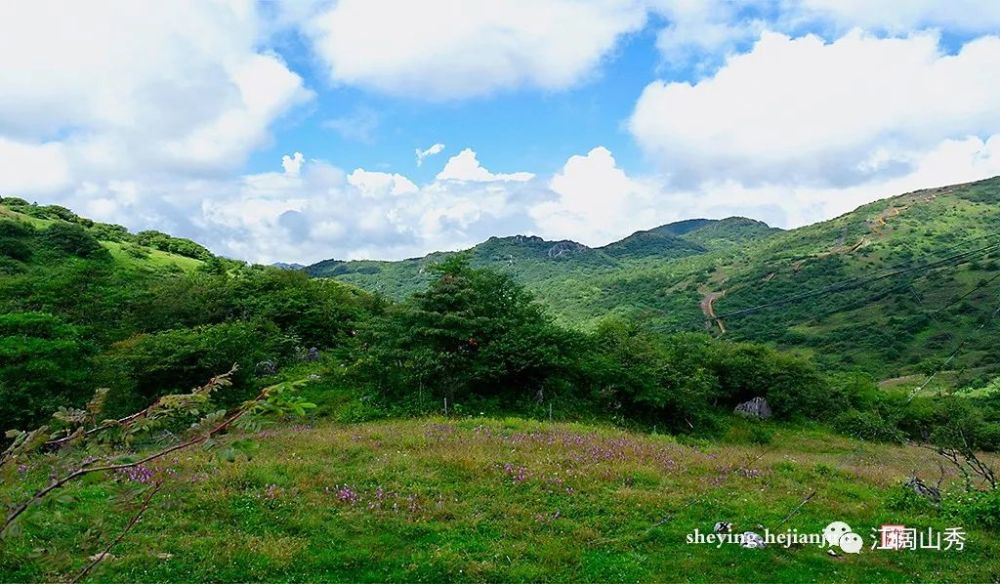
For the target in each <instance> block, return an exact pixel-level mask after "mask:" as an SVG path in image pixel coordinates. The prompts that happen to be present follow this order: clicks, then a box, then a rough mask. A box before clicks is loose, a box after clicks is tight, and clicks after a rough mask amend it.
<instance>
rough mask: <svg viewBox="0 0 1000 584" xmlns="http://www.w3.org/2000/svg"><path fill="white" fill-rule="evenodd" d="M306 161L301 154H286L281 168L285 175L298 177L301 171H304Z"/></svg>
mask: <svg viewBox="0 0 1000 584" xmlns="http://www.w3.org/2000/svg"><path fill="white" fill-rule="evenodd" d="M304 160H305V158H303V156H302V153H301V152H296V153H295V154H293V155H291V156H289V155H287V154H285V155H284V156H282V157H281V167H282V168H284V169H285V174H287V175H290V176H298V175H299V171H300V170H302V162H303V161H304Z"/></svg>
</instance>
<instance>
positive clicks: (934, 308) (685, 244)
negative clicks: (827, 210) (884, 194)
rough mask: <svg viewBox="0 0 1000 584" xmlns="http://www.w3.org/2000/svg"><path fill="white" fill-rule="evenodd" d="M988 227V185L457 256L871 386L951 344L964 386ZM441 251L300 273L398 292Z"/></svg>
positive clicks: (986, 296)
mask: <svg viewBox="0 0 1000 584" xmlns="http://www.w3.org/2000/svg"><path fill="white" fill-rule="evenodd" d="M998 233H1000V177H997V178H992V179H988V180H984V181H978V182H974V183H968V184H961V185H953V186H947V187H941V188H932V189H925V190H920V191H916V192H912V193H907V194H903V195H899V196H895V197H891V198H886V199H882V200H879V201H876V202H874V203H870V204H868V205H864V206H862V207H859V208H858V209H856V210H854V211H852V212H850V213H846V214H844V215H842V216H840V217H837V218H834V219H831V220H829V221H823V222H820V223H816V224H813V225H809V226H806V227H801V228H798V229H792V230H788V231H782V230H779V229H774V228H771V227H768V226H767V225H765V224H764V223H761V222H759V221H754V220H752V219H746V218H739V217H732V218H729V219H723V220H718V221H712V220H707V219H693V220H688V221H681V222H678V223H672V224H669V225H664V226H661V227H657V228H655V229H650V230H648V231H640V232H637V233H634V234H632V235H630V236H628V237H626V238H624V239H622V240H621V241H617V242H614V243H611V244H608V245H606V246H603V247H600V248H588V247H586V246H583V245H581V244H578V243H575V242H572V241H559V242H556V241H545V240H543V239H541V238H538V237H529V236H515V237H505V238H496V237H494V238H490V239H489V240H487V241H485V242H483V243H481V244H479V245H477V246H475V247H473V248H472V249H470V250H468V252H469V253H470V255H471V259H472V263H473V264H474V265H477V266H485V267H491V268H495V269H499V270H504V271H508V272H510V273H512V274H514V275H515V277H516V278H517V279H519V280H520V281H521V282H522V283H524V284H525V285H526V286H527V287H528V288H530V289H531V290H533V291H534V292H535V293H536V294H537V295H538V297H539V298H540V300H541V301H542V302H543V303H545V304H546V305H547V306H548V307H549V308H550V309H551V311H552V312H553V314H554V315H555V316H556V318H557V319H558V320H559V321H562V322H564V323H569V324H575V325H578V326H582V327H585V328H587V327H592V326H595V325H596V324H597V323H598V322H600V321H601V320H603V319H605V318H608V317H609V316H624V317H628V318H633V319H639V320H641V321H643V322H645V323H647V324H648V325H650V326H652V327H654V328H657V329H659V330H664V331H671V332H673V331H686V330H691V331H696V330H702V331H704V330H711V331H713V332H714V334H721V335H724V336H726V337H727V338H732V339H746V340H756V341H768V342H771V343H774V344H775V345H777V346H779V347H783V348H795V349H799V350H802V351H804V352H807V353H810V354H813V355H814V356H815V357H816V358H817V359H818V360H819V361H821V362H823V363H825V364H826V365H829V366H831V367H834V368H840V369H851V368H858V369H861V370H863V371H867V372H869V373H872V374H874V375H876V376H878V377H880V378H895V377H901V376H907V375H910V376H912V375H916V374H919V373H925V372H932V371H934V370H936V369H937V368H938V366H939V365H940V364H942V362H943V361H944V360H945V359H946V358H948V357H949V355H950V354H951V353H952V352H954V351H955V350H956V349H958V348H961V350H960V351H958V352H957V353H956V355H955V356H954V358H953V359H952V360H951V361H950V362H949V363H948V373H946V374H945V376H947V375H952V376H953V377H955V378H956V379H957V382H969V381H971V380H973V379H975V378H978V377H980V376H983V375H985V374H986V373H987V372H988V371H989V370H990V369H992V368H994V367H995V366H994V364H995V363H997V361H998V357H1000V353H998V349H997V348H996V347H995V346H994V345H995V343H994V342H993V340H992V339H993V338H994V335H995V330H994V329H993V328H992V327H991V326H983V323H984V322H990V321H989V317H990V314H991V312H992V311H993V310H995V309H996V308H997V299H996V294H997V291H998V290H1000V283H998V282H997V279H1000V263H998V262H1000V248H998V246H997V245H996V244H997V243H998V241H1000V236H998V235H997V234H998ZM960 253H967V255H959V256H957V257H953V256H956V254H960ZM448 255H449V254H448V253H434V254H430V255H428V256H425V257H423V258H416V259H409V260H404V261H401V262H375V261H351V262H339V261H326V262H320V263H318V264H315V265H312V266H309V267H307V268H305V269H306V271H307V272H308V273H309V274H311V275H313V276H318V277H333V278H337V279H339V280H343V281H346V282H351V283H353V284H355V285H357V286H359V287H361V288H364V289H368V290H373V291H378V292H381V293H383V294H386V295H388V296H390V297H394V298H402V297H404V296H406V295H407V294H409V293H412V292H413V291H415V290H419V289H420V288H421V287H423V286H424V285H425V283H426V282H427V281H428V280H429V276H428V274H427V268H428V267H429V266H430V265H432V264H434V263H435V262H438V261H440V260H441V259H443V258H444V257H447V256H448ZM897 272H898V273H897ZM799 296H801V298H798V297H799ZM760 305H765V306H764V307H759V306H760ZM714 315H719V316H722V318H721V319H715V318H713V316H714ZM916 377H919V375H917V376H916Z"/></svg>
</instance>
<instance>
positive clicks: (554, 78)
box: [303, 0, 646, 100]
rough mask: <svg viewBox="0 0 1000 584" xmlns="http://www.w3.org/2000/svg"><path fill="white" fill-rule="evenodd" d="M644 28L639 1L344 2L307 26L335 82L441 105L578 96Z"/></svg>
mask: <svg viewBox="0 0 1000 584" xmlns="http://www.w3.org/2000/svg"><path fill="white" fill-rule="evenodd" d="M645 20H646V9H645V7H644V6H643V5H642V2H640V1H639V0H593V1H589V2H575V1H572V0H510V1H507V2H485V3H484V2H454V1H451V0H429V1H426V2H395V1H393V0H341V1H340V2H337V3H336V4H334V5H332V6H331V7H330V8H329V9H328V10H326V11H324V12H321V13H320V14H319V15H315V16H314V15H310V17H309V18H307V19H305V21H304V24H303V27H304V30H305V32H306V34H307V36H308V37H309V38H310V39H311V40H312V42H313V46H314V50H315V52H316V53H317V54H318V55H319V57H320V58H321V59H322V60H323V61H324V62H325V63H326V65H327V66H328V72H329V75H330V78H331V79H332V80H334V81H336V82H339V83H346V84H350V85H355V86H359V87H365V88H368V89H373V90H377V91H380V92H384V93H389V94H393V95H401V96H406V97H410V98H416V99H429V100H442V99H458V98H468V97H475V96H482V95H489V94H492V93H495V92H497V91H501V90H506V89H513V88H518V87H531V88H539V89H543V90H560V89H566V88H568V87H572V86H574V85H576V84H577V83H580V82H581V81H583V80H585V79H587V78H588V77H590V76H591V75H593V74H594V72H595V71H596V69H597V68H598V66H599V65H600V64H601V61H602V59H603V58H605V56H607V55H608V54H609V53H610V52H611V50H612V49H613V48H614V46H615V44H616V43H617V41H618V40H619V39H620V38H621V37H622V36H623V35H625V34H628V33H630V32H634V31H637V30H639V29H640V28H642V26H643V25H644V23H645Z"/></svg>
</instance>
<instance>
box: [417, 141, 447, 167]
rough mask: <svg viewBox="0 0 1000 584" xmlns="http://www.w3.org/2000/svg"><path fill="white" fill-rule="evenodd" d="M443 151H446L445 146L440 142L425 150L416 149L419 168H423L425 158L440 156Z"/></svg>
mask: <svg viewBox="0 0 1000 584" xmlns="http://www.w3.org/2000/svg"><path fill="white" fill-rule="evenodd" d="M443 150H444V144H441V143H440V142H438V143H437V144H434V145H432V146H430V147H428V148H425V149H423V150H421V149H420V148H417V149H416V154H417V166H421V165H422V164H423V163H424V159H425V158H428V157H430V156H434V155H435V154H440V153H441V152H442V151H443Z"/></svg>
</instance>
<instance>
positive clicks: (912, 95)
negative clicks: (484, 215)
mask: <svg viewBox="0 0 1000 584" xmlns="http://www.w3.org/2000/svg"><path fill="white" fill-rule="evenodd" d="M997 87H1000V38H997V37H983V38H980V39H977V40H974V41H971V42H969V43H967V44H966V45H965V46H964V47H962V49H961V51H960V52H958V53H957V54H954V55H949V54H945V53H943V52H942V51H941V50H940V48H939V44H938V37H937V35H936V34H933V33H922V34H916V35H913V36H910V37H907V38H879V37H875V36H871V35H869V34H866V33H863V32H861V31H859V30H855V31H852V32H851V33H849V34H847V35H846V36H844V37H842V38H840V39H838V40H836V41H834V42H826V41H824V40H823V39H821V38H819V37H817V36H812V35H809V36H804V37H799V38H791V37H789V36H786V35H783V34H778V33H765V34H764V35H763V36H762V37H761V39H760V40H759V41H758V42H757V43H756V45H755V46H754V47H753V50H752V51H750V52H749V53H747V54H743V55H738V56H733V57H730V58H729V59H728V60H727V62H726V64H725V66H724V67H722V68H721V69H720V70H719V71H718V72H717V73H716V74H715V75H713V76H711V77H709V78H706V79H704V80H702V81H699V82H697V83H695V84H689V83H679V82H659V81H658V82H654V83H651V84H650V85H648V86H647V87H646V89H645V90H644V91H643V93H642V95H641V97H640V98H639V100H638V103H637V104H636V106H635V110H634V112H633V114H632V116H631V118H630V120H629V122H628V127H629V130H630V131H631V133H632V135H633V136H634V137H635V139H636V140H637V142H638V143H639V145H640V146H641V147H642V148H643V150H644V151H645V152H646V153H647V154H648V156H649V157H650V158H651V159H652V160H654V161H655V162H656V163H657V164H658V165H659V168H660V169H661V170H662V171H664V172H666V173H669V174H670V175H671V176H672V178H673V180H674V182H675V183H676V184H678V185H680V186H684V187H690V186H692V185H697V184H699V183H702V182H705V181H708V180H712V179H713V178H716V177H718V176H719V175H720V174H721V175H724V176H726V177H728V178H731V179H733V180H736V181H739V182H740V183H743V184H747V185H751V186H753V185H756V184H764V183H779V184H780V183H784V184H796V183H798V184H809V185H818V186H823V185H829V186H850V185H855V184H860V183H862V182H866V181H870V180H873V179H877V178H890V177H894V176H903V175H906V174H909V173H910V172H912V171H913V170H914V168H915V167H916V164H917V162H918V161H919V160H920V159H921V158H922V157H923V156H924V155H926V154H927V153H928V152H929V151H931V150H932V149H934V148H936V147H937V146H938V145H940V144H941V143H942V141H944V140H949V139H962V138H965V137H967V136H988V135H990V134H992V133H993V132H995V131H997V130H1000V100H998V99H997V89H996V88H997Z"/></svg>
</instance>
